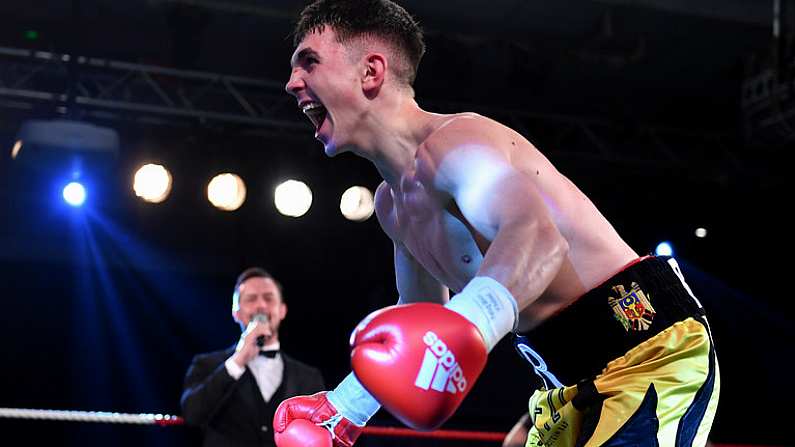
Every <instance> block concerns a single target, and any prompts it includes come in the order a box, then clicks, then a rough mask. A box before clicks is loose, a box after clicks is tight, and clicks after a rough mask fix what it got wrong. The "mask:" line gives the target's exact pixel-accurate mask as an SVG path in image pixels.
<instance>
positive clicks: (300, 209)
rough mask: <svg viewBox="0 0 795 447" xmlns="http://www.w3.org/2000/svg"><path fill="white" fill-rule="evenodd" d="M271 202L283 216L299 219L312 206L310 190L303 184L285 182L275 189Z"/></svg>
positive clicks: (294, 181)
mask: <svg viewBox="0 0 795 447" xmlns="http://www.w3.org/2000/svg"><path fill="white" fill-rule="evenodd" d="M273 202H274V204H275V205H276V209H277V210H279V212H280V213H282V214H283V215H285V216H289V217H301V216H303V215H304V214H306V212H307V211H309V207H310V206H312V190H311V189H309V187H308V186H306V184H305V183H303V182H299V181H298V180H287V181H286V182H284V183H282V184H281V185H279V186H277V187H276V191H275V194H274V201H273Z"/></svg>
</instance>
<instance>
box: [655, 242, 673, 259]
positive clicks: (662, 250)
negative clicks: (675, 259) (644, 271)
mask: <svg viewBox="0 0 795 447" xmlns="http://www.w3.org/2000/svg"><path fill="white" fill-rule="evenodd" d="M654 253H655V254H656V255H657V256H673V255H674V248H673V246H672V245H671V244H670V243H669V242H660V243H659V244H657V248H655V249H654Z"/></svg>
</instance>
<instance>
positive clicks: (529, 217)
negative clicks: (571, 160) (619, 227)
mask: <svg viewBox="0 0 795 447" xmlns="http://www.w3.org/2000/svg"><path fill="white" fill-rule="evenodd" d="M472 121H473V120H466V121H462V123H460V124H451V125H448V126H446V127H444V128H442V129H440V130H439V131H437V132H436V133H435V134H434V135H432V136H431V138H429V139H428V140H427V141H426V143H425V145H424V147H423V148H421V150H420V152H419V153H418V161H419V163H418V174H419V176H420V178H421V179H422V181H423V183H426V184H428V185H432V186H433V187H434V188H435V189H436V190H437V191H439V192H440V193H441V194H442V195H447V196H449V197H450V198H451V199H452V200H454V201H455V203H456V204H457V205H458V207H459V208H460V210H461V212H462V213H463V215H464V217H465V218H466V220H467V221H468V222H469V223H470V224H471V225H472V226H473V227H474V228H475V229H476V230H477V231H478V232H479V233H481V234H482V235H484V236H485V237H486V238H487V239H489V240H491V244H490V246H489V248H488V250H487V251H486V253H485V254H484V259H483V263H482V264H481V266H480V269H479V271H478V273H477V276H487V277H490V278H492V279H494V280H496V281H498V282H499V283H501V284H502V285H503V286H505V287H506V288H507V289H508V290H509V291H510V293H511V294H512V295H513V296H514V298H515V299H516V302H517V307H518V308H519V310H522V309H524V308H525V307H527V305H529V304H530V303H532V302H533V301H534V300H536V299H537V298H538V297H539V296H540V295H541V294H542V293H543V292H544V290H545V289H546V288H547V287H548V286H549V284H550V283H551V282H552V280H553V279H554V278H555V276H556V275H557V273H558V271H559V270H560V267H561V265H562V262H563V260H564V258H565V256H566V254H567V252H568V243H567V241H566V240H565V239H564V238H563V236H562V235H561V234H560V232H559V231H558V229H557V227H556V225H555V223H554V221H553V220H552V218H551V216H550V213H549V210H548V208H547V206H546V204H545V203H544V198H543V197H542V195H541V193H540V191H539V190H538V188H537V186H536V185H535V183H534V181H533V179H531V178H529V177H528V176H527V175H526V174H525V173H523V172H520V171H519V170H517V169H516V168H515V167H514V166H512V164H511V160H510V157H511V154H510V152H509V151H510V149H509V148H504V147H499V146H500V142H497V141H495V140H497V139H498V138H495V137H493V136H491V135H489V134H488V131H486V132H483V133H482V134H478V135H474V132H473V131H472V126H473V125H474V126H477V125H478V124H477V123H472Z"/></svg>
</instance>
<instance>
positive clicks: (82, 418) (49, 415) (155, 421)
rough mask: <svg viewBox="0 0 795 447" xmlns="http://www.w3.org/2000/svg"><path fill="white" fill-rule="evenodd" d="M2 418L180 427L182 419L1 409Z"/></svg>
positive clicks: (158, 415)
mask: <svg viewBox="0 0 795 447" xmlns="http://www.w3.org/2000/svg"><path fill="white" fill-rule="evenodd" d="M0 418H12V419H39V420H51V421H79V422H104V423H111V424H141V425H179V424H182V423H183V421H182V418H181V417H179V416H172V415H170V414H152V413H139V414H134V413H111V412H106V411H74V410H36V409H29V408H0Z"/></svg>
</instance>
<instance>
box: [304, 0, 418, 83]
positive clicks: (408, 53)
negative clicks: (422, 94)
mask: <svg viewBox="0 0 795 447" xmlns="http://www.w3.org/2000/svg"><path fill="white" fill-rule="evenodd" d="M326 26H329V27H331V28H332V29H333V30H334V32H335V33H336V35H337V42H339V43H348V42H350V41H351V40H352V39H356V38H360V37H367V36H372V37H376V38H378V39H381V40H383V41H384V42H386V43H387V44H389V45H390V46H392V47H393V48H394V49H395V50H397V51H398V52H399V56H401V59H403V60H404V63H403V64H397V65H398V66H396V67H393V68H394V70H395V71H394V73H395V75H396V77H397V78H398V80H399V81H401V82H403V83H404V84H406V85H408V86H412V85H413V84H414V79H415V78H416V77H417V69H418V68H419V65H420V60H421V59H422V55H423V54H425V43H424V42H423V35H422V29H420V26H419V24H418V23H417V21H416V20H414V18H413V17H411V15H410V14H409V13H408V12H407V11H406V10H405V9H403V7H402V6H400V5H398V4H396V3H393V2H391V1H389V0H318V1H316V2H314V3H312V4H310V5H308V6H307V7H306V8H304V10H303V11H302V12H301V15H300V17H299V18H298V23H296V25H295V29H294V30H293V43H294V45H295V46H298V44H299V43H301V41H302V40H304V37H306V35H307V34H311V33H314V32H320V31H322V30H323V28H325V27H326ZM400 65H403V66H402V67H401V66H400Z"/></svg>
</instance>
